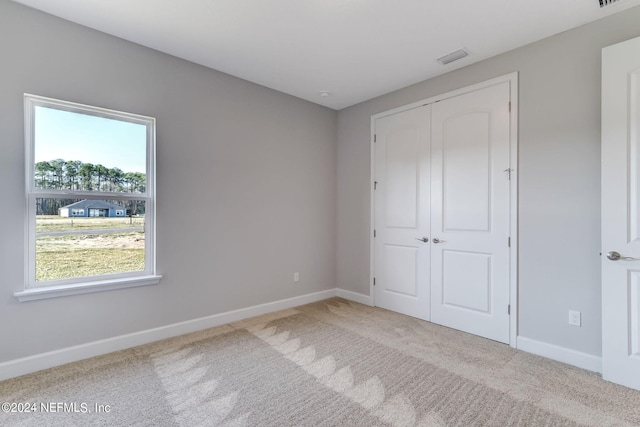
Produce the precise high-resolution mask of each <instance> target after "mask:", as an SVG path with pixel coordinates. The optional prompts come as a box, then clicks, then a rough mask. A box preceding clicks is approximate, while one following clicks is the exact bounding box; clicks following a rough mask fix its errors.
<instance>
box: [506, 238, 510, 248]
mask: <svg viewBox="0 0 640 427" xmlns="http://www.w3.org/2000/svg"><path fill="white" fill-rule="evenodd" d="M507 245H508V246H509V247H511V237H508V238H507Z"/></svg>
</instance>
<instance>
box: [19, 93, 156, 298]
mask: <svg viewBox="0 0 640 427" xmlns="http://www.w3.org/2000/svg"><path fill="white" fill-rule="evenodd" d="M24 99H25V145H26V157H25V158H26V162H27V164H26V171H27V176H26V201H27V207H26V210H27V224H26V234H27V236H28V244H27V251H26V253H25V258H26V266H27V271H26V283H25V289H24V291H21V292H17V293H16V294H15V295H16V297H17V298H18V299H19V300H20V301H28V300H32V299H41V298H49V297H57V296H64V295H70V294H77V293H86V292H94V291H102V290H108V289H117V288H123V287H131V286H141V285H149V284H155V283H158V282H159V280H160V277H159V276H158V275H157V274H156V267H155V119H154V118H152V117H147V116H141V115H137V114H131V113H125V112H120V111H114V110H107V109H104V108H100V107H93V106H88V105H82V104H77V103H74V102H68V101H61V100H56V99H52V98H45V97H41V96H37V95H29V94H25V98H24ZM129 212H130V213H131V215H128V216H127V215H125V213H129Z"/></svg>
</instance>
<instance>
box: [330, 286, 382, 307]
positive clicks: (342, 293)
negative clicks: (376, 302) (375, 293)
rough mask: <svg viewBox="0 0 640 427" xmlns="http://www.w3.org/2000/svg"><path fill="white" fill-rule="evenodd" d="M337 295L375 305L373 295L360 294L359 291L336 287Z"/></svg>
mask: <svg viewBox="0 0 640 427" xmlns="http://www.w3.org/2000/svg"><path fill="white" fill-rule="evenodd" d="M336 296H337V297H340V298H344V299H348V300H349V301H354V302H359V303H360V304H364V305H369V306H371V305H373V304H372V303H371V297H370V296H369V295H364V294H360V293H357V292H351V291H347V290H345V289H336Z"/></svg>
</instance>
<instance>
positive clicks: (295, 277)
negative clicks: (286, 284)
mask: <svg viewBox="0 0 640 427" xmlns="http://www.w3.org/2000/svg"><path fill="white" fill-rule="evenodd" d="M293 281H294V282H295V283H298V282H299V281H300V273H298V272H297V271H296V272H295V273H293Z"/></svg>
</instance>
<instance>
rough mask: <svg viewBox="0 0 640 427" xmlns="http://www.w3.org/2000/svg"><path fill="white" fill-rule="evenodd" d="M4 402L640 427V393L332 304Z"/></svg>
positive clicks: (178, 415)
mask: <svg viewBox="0 0 640 427" xmlns="http://www.w3.org/2000/svg"><path fill="white" fill-rule="evenodd" d="M0 401H3V402H19V403H25V402H29V403H35V404H36V405H37V406H36V411H35V412H31V413H2V412H0V425H8V426H45V425H50V426H61V425H64V426H88V425H109V426H198V425H202V426H387V425H388V426H485V425H486V426H579V425H592V426H632V425H640V392H637V391H633V390H630V389H626V388H624V387H620V386H617V385H614V384H611V383H608V382H605V381H603V380H601V379H600V378H599V376H598V375H596V374H593V373H590V372H587V371H584V370H581V369H577V368H574V367H571V366H568V365H564V364H561V363H557V362H554V361H551V360H547V359H543V358H540V357H537V356H533V355H530V354H527V353H523V352H520V351H516V350H513V349H512V348H510V347H508V346H506V345H503V344H499V343H496V342H493V341H489V340H485V339H482V338H479V337H475V336H472V335H468V334H465V333H462V332H458V331H454V330H451V329H447V328H443V327H440V326H437V325H434V324H431V323H428V322H423V321H420V320H417V319H413V318H409V317H406V316H402V315H399V314H396V313H391V312H388V311H385V310H381V309H377V308H372V307H367V306H363V305H360V304H356V303H352V302H347V301H345V300H341V299H337V298H336V299H331V300H327V301H322V302H319V303H314V304H309V305H306V306H302V307H299V308H296V309H290V310H284V311H280V312H277V313H272V314H269V315H265V316H260V317H256V318H253V319H249V320H245V321H241V322H236V323H233V324H230V325H225V326H221V327H218V328H213V329H209V330H206V331H201V332H198V333H194V334H189V335H184V336H181V337H177V338H173V339H169V340H164V341H160V342H157V343H153V344H149V345H145V346H141V347H136V348H133V349H130V350H125V351H121V352H117V353H112V354H108V355H105V356H101V357H96V358H92V359H88V360H85V361H81V362H77V363H72V364H69V365H65V366H61V367H58V368H53V369H49V370H46V371H42V372H38V373H34V374H31V375H26V376H23V377H20V378H16V379H13V380H8V381H4V382H0ZM42 404H44V405H45V408H49V412H44V411H43V408H42V406H41V405H42ZM52 404H53V406H52ZM64 405H66V407H65V406H64ZM96 405H98V406H96ZM52 408H53V409H54V410H55V411H57V412H52V411H51V409H52ZM99 409H102V411H99ZM107 410H108V412H107Z"/></svg>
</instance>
